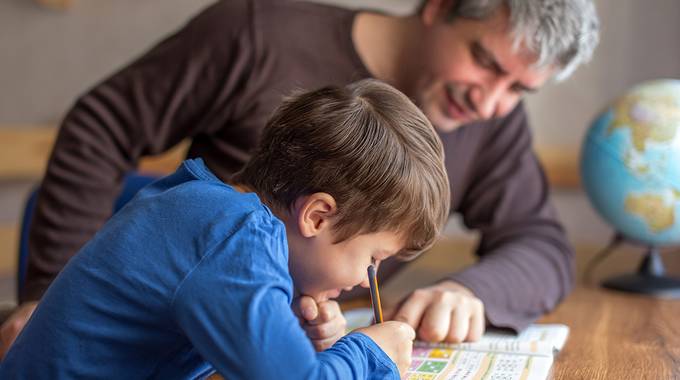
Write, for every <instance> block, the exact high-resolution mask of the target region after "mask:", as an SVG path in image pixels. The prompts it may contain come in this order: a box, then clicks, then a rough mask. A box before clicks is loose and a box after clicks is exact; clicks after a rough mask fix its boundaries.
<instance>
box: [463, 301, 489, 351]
mask: <svg viewBox="0 0 680 380" xmlns="http://www.w3.org/2000/svg"><path fill="white" fill-rule="evenodd" d="M472 309H473V312H472V316H471V317H470V331H469V332H468V334H467V337H466V338H465V340H466V341H468V342H475V341H477V340H479V339H480V338H481V337H482V335H483V334H484V328H485V327H486V322H485V320H484V304H483V303H482V301H480V300H474V302H473V305H472Z"/></svg>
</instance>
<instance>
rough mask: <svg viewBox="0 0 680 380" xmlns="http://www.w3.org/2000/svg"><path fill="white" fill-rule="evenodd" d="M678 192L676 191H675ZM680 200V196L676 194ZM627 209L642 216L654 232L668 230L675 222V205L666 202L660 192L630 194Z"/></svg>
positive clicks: (626, 204)
mask: <svg viewBox="0 0 680 380" xmlns="http://www.w3.org/2000/svg"><path fill="white" fill-rule="evenodd" d="M674 192H676V191H674ZM674 198H678V199H677V200H678V201H680V197H677V196H674ZM625 208H626V211H628V212H630V213H631V214H635V215H638V216H640V217H641V218H642V219H644V221H645V222H646V223H647V226H648V227H649V229H650V230H652V231H653V232H661V231H663V230H667V229H669V228H671V227H673V225H674V224H675V206H674V205H673V204H672V203H671V204H668V203H666V201H665V199H664V197H663V196H662V195H660V194H639V195H628V196H627V197H626V203H625Z"/></svg>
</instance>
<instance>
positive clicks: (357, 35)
mask: <svg viewBox="0 0 680 380" xmlns="http://www.w3.org/2000/svg"><path fill="white" fill-rule="evenodd" d="M418 23H419V19H418V18H417V17H416V16H411V17H396V16H388V15H383V14H378V13H373V12H360V13H358V14H357V16H356V19H355V21H354V26H353V28H352V41H353V42H354V48H355V49H356V51H357V54H358V55H359V57H360V58H361V61H362V62H363V63H364V65H365V66H366V68H367V69H368V71H369V72H370V73H371V75H373V76H374V77H375V78H377V79H380V80H382V81H385V82H387V83H389V84H391V85H393V86H395V87H397V88H398V89H400V90H402V91H404V92H408V90H409V89H408V88H407V86H406V84H407V83H409V73H410V72H412V70H411V66H413V64H414V62H413V58H414V54H413V50H414V49H412V46H414V41H417V38H418V37H417V35H418V33H417V31H418V30H419V28H418Z"/></svg>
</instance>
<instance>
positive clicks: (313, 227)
mask: <svg viewBox="0 0 680 380" xmlns="http://www.w3.org/2000/svg"><path fill="white" fill-rule="evenodd" d="M299 202H300V204H299V205H298V207H299V208H298V212H297V219H298V220H297V223H298V228H299V230H300V234H301V235H302V236H304V237H306V238H309V237H314V236H317V235H318V234H319V233H321V232H322V231H323V230H325V229H327V228H330V227H331V224H332V223H331V218H332V217H333V216H335V213H336V211H337V206H336V204H335V198H333V197H332V196H331V195H330V194H327V193H314V194H311V195H308V196H306V197H303V198H301V199H300V200H299Z"/></svg>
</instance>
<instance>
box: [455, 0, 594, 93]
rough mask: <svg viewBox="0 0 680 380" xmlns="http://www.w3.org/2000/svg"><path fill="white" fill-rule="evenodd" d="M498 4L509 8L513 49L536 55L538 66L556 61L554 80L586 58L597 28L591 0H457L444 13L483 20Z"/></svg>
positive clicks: (592, 44) (591, 47) (588, 55)
mask: <svg viewBox="0 0 680 380" xmlns="http://www.w3.org/2000/svg"><path fill="white" fill-rule="evenodd" d="M501 5H505V6H507V9H508V10H509V11H510V28H511V30H512V32H513V34H514V36H515V48H517V47H518V46H519V45H520V44H524V45H525V46H526V47H527V48H528V49H529V51H531V52H533V53H535V54H537V55H538V60H537V62H536V65H537V66H538V67H543V66H545V65H552V64H556V65H557V66H558V67H559V71H558V72H557V74H556V75H555V79H556V80H557V81H561V80H563V79H566V78H567V77H569V75H571V73H572V72H573V71H574V70H575V69H576V68H577V67H578V66H579V65H580V64H582V63H586V62H588V61H589V60H590V57H591V56H592V54H593V51H594V50H595V47H596V46H597V43H598V41H599V28H600V23H599V21H598V18H597V12H596V11H595V6H594V5H593V2H592V1H591V0H457V1H456V3H455V5H454V6H453V7H452V9H451V11H450V13H449V15H448V16H449V20H453V19H455V18H457V17H462V18H468V19H475V20H484V19H486V18H487V17H490V16H491V15H493V14H494V12H495V11H496V10H497V9H498V7H499V6H501Z"/></svg>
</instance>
